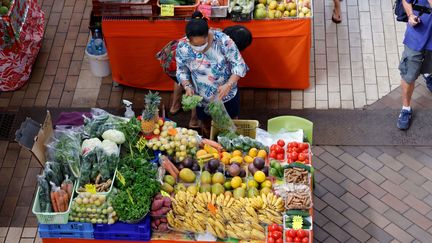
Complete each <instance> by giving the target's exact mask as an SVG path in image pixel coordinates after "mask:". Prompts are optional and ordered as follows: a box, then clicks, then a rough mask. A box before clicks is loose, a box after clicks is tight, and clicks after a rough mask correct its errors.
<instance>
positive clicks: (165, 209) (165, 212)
mask: <svg viewBox="0 0 432 243" xmlns="http://www.w3.org/2000/svg"><path fill="white" fill-rule="evenodd" d="M170 210H171V208H168V207H163V208H161V209H160V210H159V211H160V213H161V215H165V214H167V213H168V212H169V211H170Z"/></svg>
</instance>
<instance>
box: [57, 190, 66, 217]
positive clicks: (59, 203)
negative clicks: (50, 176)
mask: <svg viewBox="0 0 432 243" xmlns="http://www.w3.org/2000/svg"><path fill="white" fill-rule="evenodd" d="M55 196H56V201H57V208H58V209H59V212H64V211H63V205H64V201H63V197H62V196H61V195H60V193H59V192H58V191H57V192H55Z"/></svg>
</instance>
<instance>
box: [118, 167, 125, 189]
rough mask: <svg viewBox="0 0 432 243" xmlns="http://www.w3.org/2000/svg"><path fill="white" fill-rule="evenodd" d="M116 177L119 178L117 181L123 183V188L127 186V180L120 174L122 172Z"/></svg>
mask: <svg viewBox="0 0 432 243" xmlns="http://www.w3.org/2000/svg"><path fill="white" fill-rule="evenodd" d="M116 177H117V179H118V180H119V181H120V183H121V184H122V185H123V186H125V185H126V180H125V178H124V177H123V175H122V174H121V173H120V171H117V173H116Z"/></svg>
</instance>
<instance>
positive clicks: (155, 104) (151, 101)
mask: <svg viewBox="0 0 432 243" xmlns="http://www.w3.org/2000/svg"><path fill="white" fill-rule="evenodd" d="M161 100H162V98H161V97H160V96H159V92H154V93H152V92H151V91H149V92H148V94H147V95H146V96H145V98H144V101H145V104H146V106H147V107H150V108H151V109H152V110H153V111H154V116H153V119H154V121H155V122H158V120H159V105H160V103H161Z"/></svg>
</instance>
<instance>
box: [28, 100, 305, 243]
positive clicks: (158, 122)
mask: <svg viewBox="0 0 432 243" xmlns="http://www.w3.org/2000/svg"><path fill="white" fill-rule="evenodd" d="M145 102H146V105H145V108H144V112H143V114H142V115H141V116H140V117H138V118H135V117H132V118H130V119H124V118H120V117H116V116H113V115H111V114H109V113H107V112H105V111H102V110H98V109H94V110H92V116H91V117H86V118H85V124H84V126H83V127H82V128H78V129H76V130H73V131H63V130H59V131H57V130H56V132H55V135H54V137H53V139H51V141H50V143H49V144H48V145H47V148H48V150H47V155H48V156H47V158H49V159H50V160H51V161H48V162H46V164H45V168H44V172H43V174H42V175H39V176H38V184H39V190H38V198H39V200H37V202H35V203H38V204H39V208H40V211H41V213H52V212H54V213H61V212H68V214H67V216H68V219H69V221H71V222H82V223H92V224H110V225H116V222H117V221H121V222H124V223H125V225H131V226H134V225H138V224H142V222H144V221H145V220H146V219H148V226H146V227H148V228H149V229H150V228H151V230H152V231H153V232H158V233H160V234H170V232H172V231H175V232H181V233H184V234H195V235H196V236H203V235H207V236H208V235H211V236H213V237H215V238H218V239H219V240H227V239H230V238H232V239H238V240H244V241H258V242H263V241H265V240H267V242H302V241H303V242H311V239H310V238H311V237H310V234H311V231H308V230H312V227H313V222H312V221H313V219H312V217H311V215H310V211H311V208H312V206H313V204H312V191H311V187H310V185H311V178H312V174H313V168H312V166H311V165H310V146H309V144H307V143H295V142H293V143H285V142H284V141H283V140H279V141H277V143H276V144H275V145H272V146H270V148H268V147H266V146H264V145H263V144H262V143H260V142H259V141H257V140H255V139H252V138H249V137H246V136H243V135H240V134H235V132H236V131H237V129H236V127H235V125H234V123H233V122H232V120H231V119H230V118H229V117H228V118H226V117H223V116H224V115H223V114H222V113H224V112H226V110H225V108H224V107H223V106H222V107H223V109H222V107H221V106H220V104H219V103H218V102H214V103H213V105H212V107H211V109H212V111H211V112H212V113H213V115H216V114H217V115H221V116H222V117H219V118H218V119H219V120H217V121H215V126H218V129H219V130H220V131H221V132H220V133H219V134H218V142H216V141H212V140H209V139H205V138H201V137H200V136H199V134H198V132H197V131H195V130H191V129H187V128H181V127H177V124H176V123H175V122H174V121H169V120H167V119H164V118H160V117H159V116H158V115H157V114H158V112H157V110H158V108H157V107H159V104H160V97H159V96H158V94H157V93H149V94H148V95H147V96H146V99H145ZM199 102H200V101H198V100H195V98H193V99H191V100H188V101H187V102H186V101H185V100H184V102H183V105H184V106H188V107H189V108H192V107H194V106H195V105H196V104H198V103H199ZM186 103H187V104H186ZM146 110H147V111H150V112H149V113H148V114H147V113H146ZM150 113H151V114H152V115H151V116H150ZM149 124H152V125H151V129H150V128H148V127H147V126H150V125H149ZM216 124H218V125H216ZM147 128H148V129H147ZM149 131H150V132H149ZM268 151H270V153H268ZM279 154H282V156H283V158H282V157H281V156H279V158H280V160H279V159H278V155H279ZM300 154H301V155H300ZM303 157H306V158H303ZM74 189H75V191H74ZM69 205H71V207H70V208H69ZM298 222H300V223H298ZM301 230H303V231H301ZM287 232H289V233H287ZM293 232H295V237H293V236H292V235H294V234H293ZM298 240H299V241H298Z"/></svg>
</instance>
